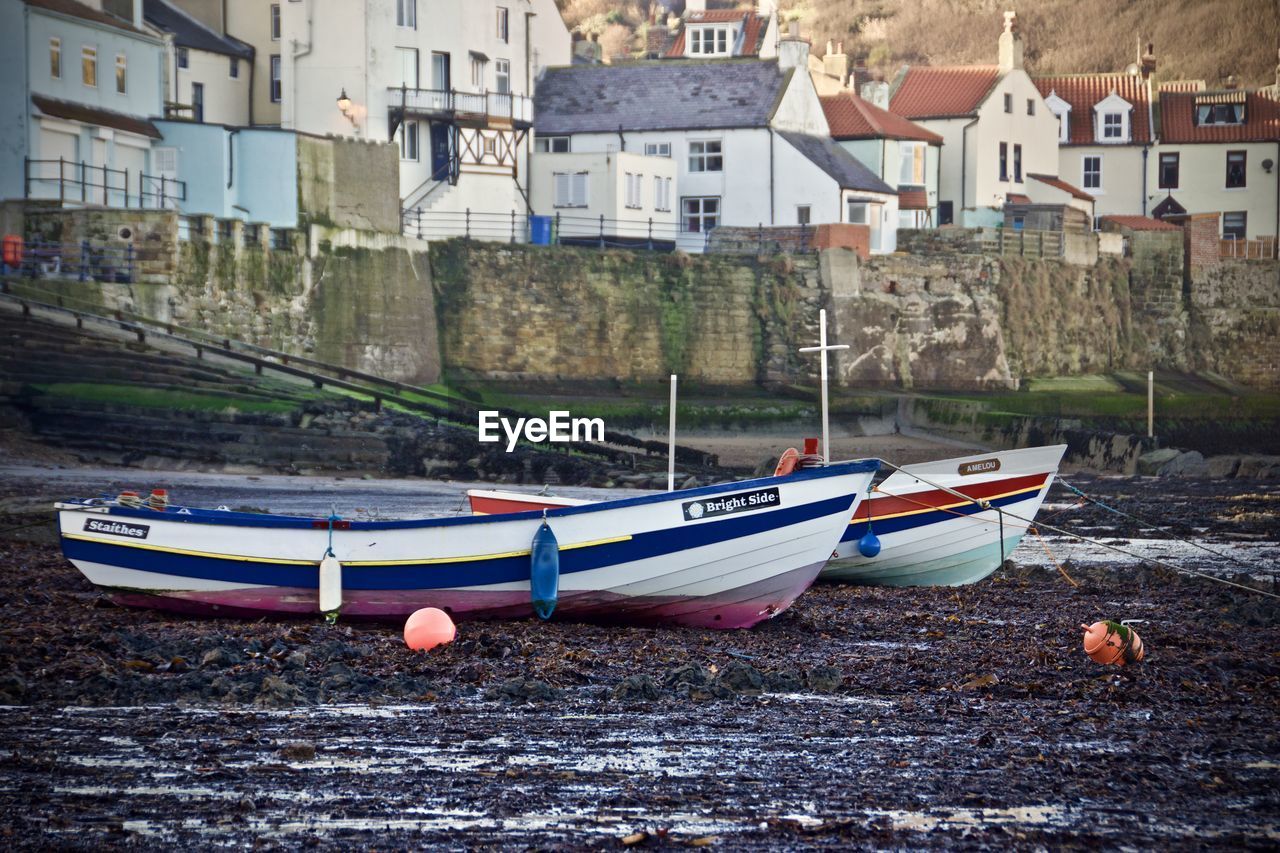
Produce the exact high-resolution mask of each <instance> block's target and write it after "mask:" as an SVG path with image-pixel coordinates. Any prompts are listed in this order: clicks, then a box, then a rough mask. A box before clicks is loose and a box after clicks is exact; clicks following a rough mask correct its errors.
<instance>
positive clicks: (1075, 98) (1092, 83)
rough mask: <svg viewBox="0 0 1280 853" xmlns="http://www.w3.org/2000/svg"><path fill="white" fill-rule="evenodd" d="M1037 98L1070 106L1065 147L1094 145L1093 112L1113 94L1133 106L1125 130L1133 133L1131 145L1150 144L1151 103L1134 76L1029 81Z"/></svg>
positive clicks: (1143, 85)
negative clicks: (1053, 97)
mask: <svg viewBox="0 0 1280 853" xmlns="http://www.w3.org/2000/svg"><path fill="white" fill-rule="evenodd" d="M1031 81H1032V82H1033V83H1035V84H1036V88H1037V89H1039V90H1040V94H1041V95H1043V96H1044V97H1046V98H1047V97H1049V94H1050V93H1053V94H1055V95H1057V96H1058V97H1059V98H1061V99H1062V100H1064V101H1066V102H1067V103H1068V104H1070V105H1071V126H1070V127H1069V128H1068V129H1067V134H1068V135H1067V139H1068V140H1069V142H1068V143H1067V144H1069V145H1097V144H1098V142H1097V129H1096V128H1095V127H1094V121H1095V120H1096V118H1097V116H1096V114H1095V113H1094V111H1093V108H1094V107H1095V106H1096V105H1097V104H1098V103H1099V102H1100V101H1104V100H1106V99H1107V98H1108V97H1110V95H1111V93H1112V92H1115V93H1116V94H1117V95H1119V96H1120V97H1121V98H1124V99H1125V100H1126V101H1128V102H1129V103H1130V104H1132V105H1133V112H1132V113H1130V115H1129V128H1130V130H1132V131H1133V140H1132V144H1134V145H1144V144H1146V143H1148V142H1151V141H1152V140H1151V123H1150V122H1149V121H1147V117H1148V116H1149V115H1150V107H1151V102H1150V98H1149V97H1148V94H1147V81H1146V80H1143V79H1142V78H1141V77H1140V76H1138V75H1136V74H1063V75H1058V76H1045V77H1032V78H1031Z"/></svg>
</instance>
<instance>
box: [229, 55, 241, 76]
mask: <svg viewBox="0 0 1280 853" xmlns="http://www.w3.org/2000/svg"><path fill="white" fill-rule="evenodd" d="M231 79H232V80H239V79H240V60H239V59H236V58H235V57H234V56H233V57H231Z"/></svg>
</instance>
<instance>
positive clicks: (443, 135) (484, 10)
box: [278, 0, 570, 214]
mask: <svg viewBox="0 0 1280 853" xmlns="http://www.w3.org/2000/svg"><path fill="white" fill-rule="evenodd" d="M279 14H280V18H279V20H280V24H279V26H280V33H281V37H280V42H279V43H280V56H281V60H280V78H279V86H278V88H279V98H280V125H281V126H282V127H284V128H289V129H293V130H297V131H303V132H307V133H315V134H321V135H323V134H335V135H339V136H355V137H359V138H361V139H367V140H374V141H394V142H396V143H397V144H398V145H399V146H400V151H401V172H400V175H401V180H400V195H401V201H402V207H403V208H404V209H405V210H406V211H407V212H412V211H414V210H415V209H418V208H422V209H425V210H431V211H433V212H434V213H436V214H447V213H457V214H461V213H462V212H463V211H465V210H500V211H509V210H513V209H518V210H521V211H524V210H526V209H527V201H526V197H527V192H528V190H527V187H526V186H525V184H526V182H527V173H528V154H529V145H528V134H529V129H530V128H531V127H532V125H533V103H532V98H531V95H532V93H533V88H534V83H535V81H536V80H537V79H538V75H539V74H540V72H541V71H542V69H543V67H545V66H547V65H550V64H563V63H567V62H568V61H569V59H570V39H569V32H568V30H567V29H566V28H565V25H564V22H563V20H562V19H561V18H560V13H559V12H558V11H557V9H556V5H555V3H554V2H553V0H496V2H495V0H468V2H466V3H427V2H425V0H351V2H340V1H339V0H298V2H287V3H284V4H282V5H281V6H280V13H279Z"/></svg>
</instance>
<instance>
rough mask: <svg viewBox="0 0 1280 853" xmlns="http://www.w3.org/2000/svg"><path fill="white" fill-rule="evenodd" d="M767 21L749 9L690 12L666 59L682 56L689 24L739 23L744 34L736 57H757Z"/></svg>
mask: <svg viewBox="0 0 1280 853" xmlns="http://www.w3.org/2000/svg"><path fill="white" fill-rule="evenodd" d="M767 20H768V19H767V18H762V17H760V16H759V15H757V14H755V13H753V12H752V11H751V10H750V9H711V10H709V11H706V12H690V13H689V17H688V18H687V19H686V20H685V26H683V27H681V28H680V34H679V35H677V36H676V39H675V41H673V42H672V43H671V47H670V49H669V50H667V57H668V58H675V57H678V56H684V36H685V33H686V32H688V30H689V26H688V25H689V24H732V23H739V22H740V23H741V24H742V27H743V29H744V30H746V34H745V35H744V36H743V39H742V53H740V54H735V55H737V56H759V55H760V42H761V41H762V40H763V39H764V25H765V23H766V21H767Z"/></svg>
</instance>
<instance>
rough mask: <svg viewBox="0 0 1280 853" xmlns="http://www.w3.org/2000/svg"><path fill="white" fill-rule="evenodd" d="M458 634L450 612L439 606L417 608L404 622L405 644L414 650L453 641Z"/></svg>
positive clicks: (430, 647)
mask: <svg viewBox="0 0 1280 853" xmlns="http://www.w3.org/2000/svg"><path fill="white" fill-rule="evenodd" d="M457 634H458V629H457V628H455V627H454V624H453V620H452V619H450V618H449V614H448V613H445V612H444V611H443V610H440V609H439V608H437V607H424V608H422V609H421V610H415V611H414V612H413V614H412V615H411V616H409V619H408V621H406V622H405V623H404V644H405V645H406V646H408V647H409V648H411V649H413V650H414V651H427V650H429V649H434V648H435V647H436V646H443V645H444V644H446V643H452V642H453V638H454V637H456V636H457Z"/></svg>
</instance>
